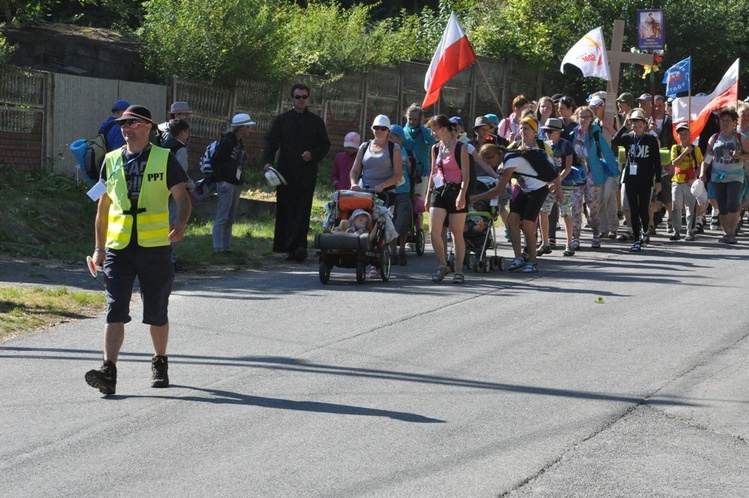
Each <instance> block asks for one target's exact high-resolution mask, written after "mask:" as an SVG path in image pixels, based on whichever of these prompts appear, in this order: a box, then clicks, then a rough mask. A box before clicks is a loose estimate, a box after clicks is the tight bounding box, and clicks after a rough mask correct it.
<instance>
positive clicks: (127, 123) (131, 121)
mask: <svg viewBox="0 0 749 498" xmlns="http://www.w3.org/2000/svg"><path fill="white" fill-rule="evenodd" d="M142 122H143V121H138V120H137V119H126V120H124V121H120V122H119V123H120V126H121V127H123V128H126V127H128V126H133V127H135V126H138V125H140V124H141V123H142Z"/></svg>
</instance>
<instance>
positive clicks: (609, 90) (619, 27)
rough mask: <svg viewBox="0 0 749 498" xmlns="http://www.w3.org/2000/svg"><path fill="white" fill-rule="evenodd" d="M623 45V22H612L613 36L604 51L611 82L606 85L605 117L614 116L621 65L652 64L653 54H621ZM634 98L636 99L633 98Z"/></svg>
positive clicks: (617, 20)
mask: <svg viewBox="0 0 749 498" xmlns="http://www.w3.org/2000/svg"><path fill="white" fill-rule="evenodd" d="M623 43H624V21H623V20H622V19H615V20H614V35H613V36H612V37H611V50H607V51H606V55H607V56H608V59H609V70H610V72H611V80H609V82H608V84H607V85H606V112H605V116H616V98H617V97H618V96H619V70H620V66H621V64H622V63H625V64H652V63H653V54H633V53H631V52H622V44H623ZM635 98H637V97H636V96H635Z"/></svg>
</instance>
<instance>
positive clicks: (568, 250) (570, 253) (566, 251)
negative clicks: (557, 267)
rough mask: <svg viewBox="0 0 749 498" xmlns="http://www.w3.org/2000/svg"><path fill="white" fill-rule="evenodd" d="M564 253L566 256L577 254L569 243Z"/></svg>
mask: <svg viewBox="0 0 749 498" xmlns="http://www.w3.org/2000/svg"><path fill="white" fill-rule="evenodd" d="M562 254H564V255H565V256H574V255H575V250H574V249H572V246H571V245H569V244H567V245H566V246H565V247H564V252H563V253H562Z"/></svg>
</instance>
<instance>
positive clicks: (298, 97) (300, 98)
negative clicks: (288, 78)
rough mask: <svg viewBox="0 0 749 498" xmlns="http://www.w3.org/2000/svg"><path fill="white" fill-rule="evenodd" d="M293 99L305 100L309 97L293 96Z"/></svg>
mask: <svg viewBox="0 0 749 498" xmlns="http://www.w3.org/2000/svg"><path fill="white" fill-rule="evenodd" d="M294 98H295V99H297V100H307V99H308V98H309V95H294Z"/></svg>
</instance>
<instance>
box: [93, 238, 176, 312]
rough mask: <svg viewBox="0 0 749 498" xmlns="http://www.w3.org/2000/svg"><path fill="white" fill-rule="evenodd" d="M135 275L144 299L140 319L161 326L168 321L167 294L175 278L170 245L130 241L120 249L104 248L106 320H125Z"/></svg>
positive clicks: (128, 310) (170, 290)
mask: <svg viewBox="0 0 749 498" xmlns="http://www.w3.org/2000/svg"><path fill="white" fill-rule="evenodd" d="M135 277H138V281H139V282H140V294H141V298H142V299H143V323H145V324H148V325H155V326H157V327H158V326H162V325H166V324H167V323H169V318H168V314H167V310H168V306H169V295H170V294H171V292H172V283H173V282H174V266H173V265H172V260H171V247H170V246H164V247H147V248H146V247H138V246H136V245H135V244H130V245H129V246H128V247H126V248H125V249H122V250H116V249H107V256H106V259H105V260H104V285H105V286H106V292H107V318H106V320H107V323H119V322H124V323H128V322H129V321H130V320H131V318H130V298H131V297H132V293H133V284H134V283H135Z"/></svg>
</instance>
